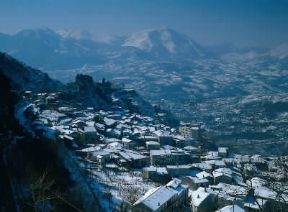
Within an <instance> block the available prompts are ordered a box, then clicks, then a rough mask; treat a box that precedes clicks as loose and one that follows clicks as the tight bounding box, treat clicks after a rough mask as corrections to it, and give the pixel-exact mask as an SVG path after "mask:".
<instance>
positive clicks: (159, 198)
mask: <svg viewBox="0 0 288 212" xmlns="http://www.w3.org/2000/svg"><path fill="white" fill-rule="evenodd" d="M179 181H180V182H181V180H179V179H173V180H172V181H170V182H169V183H168V184H167V185H166V186H161V187H158V188H156V189H151V190H149V191H148V192H147V193H146V194H145V195H144V196H143V197H141V198H140V199H139V200H137V201H136V202H135V203H134V205H138V204H140V203H142V204H144V205H145V206H146V207H147V208H149V209H151V210H152V211H156V210H157V209H158V208H160V207H161V206H162V205H163V204H165V203H166V202H167V201H169V200H170V199H171V198H173V197H174V196H175V195H178V193H180V192H182V191H183V190H184V189H186V188H187V187H185V186H182V185H181V183H180V182H179Z"/></svg>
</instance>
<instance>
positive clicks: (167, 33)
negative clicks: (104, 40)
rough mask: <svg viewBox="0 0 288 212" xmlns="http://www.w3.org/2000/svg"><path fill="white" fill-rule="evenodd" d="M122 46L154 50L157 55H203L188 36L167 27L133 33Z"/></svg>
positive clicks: (197, 45)
mask: <svg viewBox="0 0 288 212" xmlns="http://www.w3.org/2000/svg"><path fill="white" fill-rule="evenodd" d="M122 46H123V47H134V48H137V49H139V50H142V51H146V52H155V53H157V54H159V55H163V54H166V55H169V54H170V55H171V56H172V55H173V57H174V56H176V55H178V56H183V55H184V54H187V55H186V56H189V55H191V56H194V57H195V56H198V57H201V56H203V55H205V51H204V49H203V48H202V47H201V46H200V45H199V44H197V43H196V42H195V41H193V40H192V39H191V38H190V37H189V36H187V35H185V34H181V33H178V32H176V31H175V30H173V29H170V28H168V27H163V28H159V29H149V30H144V31H140V32H136V33H133V34H132V35H131V36H129V37H128V38H127V39H126V40H125V42H124V44H123V45H122Z"/></svg>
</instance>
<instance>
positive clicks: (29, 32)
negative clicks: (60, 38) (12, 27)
mask: <svg viewBox="0 0 288 212" xmlns="http://www.w3.org/2000/svg"><path fill="white" fill-rule="evenodd" d="M15 35H16V36H25V37H29V36H33V37H35V36H38V37H41V36H44V35H46V36H57V33H56V32H55V31H53V30H52V29H50V28H46V27H43V28H36V29H24V30H21V31H19V32H18V33H16V34H15Z"/></svg>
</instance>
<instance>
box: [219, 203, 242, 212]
mask: <svg viewBox="0 0 288 212" xmlns="http://www.w3.org/2000/svg"><path fill="white" fill-rule="evenodd" d="M244 211H245V210H244V209H243V208H241V207H240V206H238V205H227V206H225V207H223V208H221V209H219V210H217V211H216V212H244Z"/></svg>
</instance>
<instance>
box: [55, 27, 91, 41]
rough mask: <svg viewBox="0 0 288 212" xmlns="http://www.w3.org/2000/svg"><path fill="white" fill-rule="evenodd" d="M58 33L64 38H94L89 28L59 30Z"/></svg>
mask: <svg viewBox="0 0 288 212" xmlns="http://www.w3.org/2000/svg"><path fill="white" fill-rule="evenodd" d="M56 33H57V34H58V35H60V36H61V37H63V38H74V39H77V40H80V39H85V40H94V36H93V35H92V33H90V32H89V31H87V30H72V29H70V30H57V31H56Z"/></svg>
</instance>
